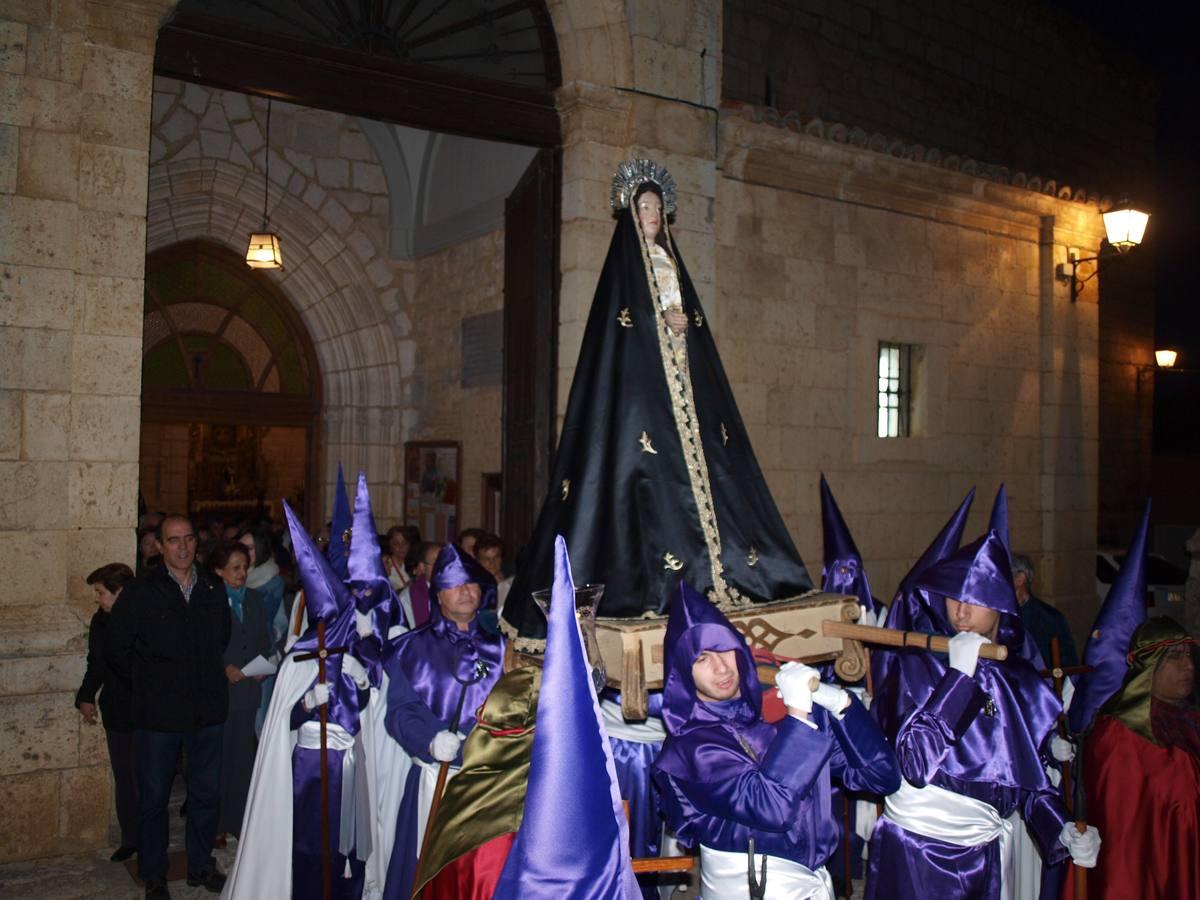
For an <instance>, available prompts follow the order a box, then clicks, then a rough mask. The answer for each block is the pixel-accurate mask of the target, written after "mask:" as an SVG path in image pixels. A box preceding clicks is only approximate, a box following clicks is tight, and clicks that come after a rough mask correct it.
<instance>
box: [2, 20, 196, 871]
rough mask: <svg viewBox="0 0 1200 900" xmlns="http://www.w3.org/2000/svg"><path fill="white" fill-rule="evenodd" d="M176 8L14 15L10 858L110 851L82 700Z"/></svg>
mask: <svg viewBox="0 0 1200 900" xmlns="http://www.w3.org/2000/svg"><path fill="white" fill-rule="evenodd" d="M172 5H173V2H171V0H91V2H85V0H59V2H55V3H51V2H49V0H43V2H34V0H30V2H22V3H15V4H14V3H9V4H5V5H4V8H3V12H0V70H2V71H3V72H4V75H3V77H2V78H0V222H3V223H4V227H3V229H0V571H3V572H4V573H5V590H4V592H3V594H2V595H0V806H2V807H3V808H4V809H5V811H6V815H5V816H4V817H3V824H0V862H2V861H7V860H12V859H27V858H35V857H41V856H49V855H53V854H57V853H64V852H69V851H78V850H86V849H90V848H93V847H97V846H101V845H104V844H106V843H107V842H108V825H109V821H110V809H111V787H110V781H111V776H110V775H109V772H108V761H107V752H106V750H105V744H104V732H103V730H102V729H101V728H99V727H87V726H83V725H81V724H80V719H79V716H78V714H77V713H76V711H75V709H74V708H73V705H72V700H73V693H74V690H75V688H76V687H77V686H78V684H79V680H80V678H81V675H82V672H83V664H84V659H83V654H84V652H85V651H86V622H87V617H88V616H89V615H90V613H91V609H92V608H93V607H92V604H91V602H90V589H89V588H88V587H87V585H86V584H85V583H84V577H85V576H86V575H87V573H88V572H89V571H91V570H92V569H94V568H96V567H98V566H100V565H102V564H104V563H108V562H114V561H123V562H127V563H132V562H133V558H134V530H133V529H134V526H135V524H136V523H135V517H136V514H137V477H138V426H139V415H140V413H139V402H140V401H139V395H140V393H141V383H140V381H141V322H142V316H141V309H142V276H143V264H144V256H145V227H146V175H147V165H148V161H147V148H148V142H149V126H150V92H151V72H152V69H153V59H154V42H155V38H156V35H157V33H158V27H159V23H160V20H161V18H162V16H163V14H164V13H165V12H166V11H167V10H168V9H170V7H171V6H172Z"/></svg>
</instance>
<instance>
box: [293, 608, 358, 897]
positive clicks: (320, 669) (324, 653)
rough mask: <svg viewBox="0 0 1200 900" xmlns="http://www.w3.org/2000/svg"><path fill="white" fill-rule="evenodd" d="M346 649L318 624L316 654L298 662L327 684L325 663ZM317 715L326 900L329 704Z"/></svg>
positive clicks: (328, 889)
mask: <svg viewBox="0 0 1200 900" xmlns="http://www.w3.org/2000/svg"><path fill="white" fill-rule="evenodd" d="M346 650H347V648H346V647H326V646H325V622H324V621H318V622H317V650H316V652H315V653H305V654H304V655H302V656H297V657H296V661H297V662H303V661H304V660H309V659H315V660H316V661H317V684H324V683H325V662H326V660H327V659H328V658H329V654H331V653H345V652H346ZM317 715H318V716H319V717H320V722H321V876H322V880H323V882H324V896H325V900H330V898H331V897H332V896H333V878H332V872H331V862H330V858H329V857H330V851H329V733H328V727H329V704H328V703H322V704H321V705H320V706H319V707H317Z"/></svg>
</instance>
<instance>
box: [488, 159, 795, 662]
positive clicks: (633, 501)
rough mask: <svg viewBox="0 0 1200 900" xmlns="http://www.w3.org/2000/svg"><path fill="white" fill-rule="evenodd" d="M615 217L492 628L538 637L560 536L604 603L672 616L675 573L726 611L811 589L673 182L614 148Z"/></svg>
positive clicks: (582, 578)
mask: <svg viewBox="0 0 1200 900" xmlns="http://www.w3.org/2000/svg"><path fill="white" fill-rule="evenodd" d="M612 205H613V209H614V212H615V214H616V219H617V224H616V228H615V229H614V231H613V237H612V243H611V244H610V245H609V248H608V256H607V258H606V259H605V261H604V269H603V271H602V272H601V273H600V282H599V284H598V285H597V287H596V295H595V298H594V299H593V301H592V308H591V312H590V313H589V315H588V322H587V328H586V330H585V331H584V336H583V345H582V347H581V349H580V353H579V361H578V363H577V364H576V367H575V377H574V381H573V382H572V384H571V393H570V397H569V399H568V401H567V414H566V420H565V422H564V425H563V432H562V436H561V439H560V442H559V446H558V452H557V455H556V457H555V463H554V470H553V475H552V478H551V487H550V491H549V494H548V496H547V497H546V499H545V502H544V504H543V506H542V510H541V514H540V515H539V517H538V521H537V525H536V527H535V529H534V532H533V536H532V538H531V539H530V542H529V544H528V545H527V546H526V548H525V552H524V554H523V558H522V559H521V560H520V564H519V566H518V571H517V575H516V578H515V580H514V582H513V586H512V590H511V591H510V593H509V595H508V598H507V600H506V602H505V606H504V611H503V623H502V627H503V628H504V630H505V631H506V632H507V633H508V634H509V635H510V637H517V638H518V641H517V649H536V648H537V644H538V643H540V639H542V638H543V637H544V636H545V630H546V620H545V617H544V616H543V615H542V613H541V611H540V610H539V609H538V608H537V606H536V605H535V603H534V602H533V600H532V597H531V593H532V592H533V591H536V590H540V589H542V588H546V587H549V585H550V582H551V579H552V577H553V574H554V564H553V552H554V537H555V535H557V534H561V535H562V536H563V537H564V538H566V543H567V547H568V548H569V550H570V556H571V570H572V572H573V573H574V576H575V582H576V584H585V583H591V584H597V583H599V584H604V585H605V591H604V596H603V599H602V600H601V601H600V606H599V609H598V610H597V614H598V615H599V616H600V617H603V618H636V617H641V616H647V617H649V616H658V615H666V613H667V610H668V607H669V605H670V598H671V597H672V596H674V595H675V594H677V593H678V590H677V589H678V586H679V583H680V581H686V582H687V583H688V584H690V585H691V586H692V587H694V588H695V589H696V590H698V591H701V592H703V593H704V594H706V595H707V596H708V598H709V599H710V600H712V601H713V602H714V603H715V604H716V605H717V606H718V607H719V608H721V609H725V610H730V609H736V608H739V607H744V606H748V605H750V604H752V603H763V602H768V601H772V600H781V599H785V598H791V597H795V596H798V595H800V594H803V593H806V592H808V591H810V590H812V580H811V579H810V578H809V575H808V572H807V570H806V569H805V567H804V563H803V561H802V560H801V559H800V554H799V553H798V552H797V551H796V547H795V545H794V544H793V543H792V539H791V537H790V536H789V535H788V532H787V529H786V528H785V527H784V524H783V519H782V518H781V517H780V515H779V510H778V509H777V508H776V506H775V501H774V500H773V499H772V498H771V493H770V491H769V490H768V489H767V484H766V481H765V480H764V479H763V475H762V471H761V470H760V469H759V467H758V461H757V460H756V459H755V457H754V450H753V449H752V448H751V446H750V440H749V438H748V437H747V434H746V428H745V426H744V425H743V424H742V417H741V416H740V415H739V414H738V408H737V404H736V403H735V402H734V399H733V393H732V391H731V390H730V388H729V381H728V379H727V378H726V377H725V371H724V369H723V368H722V366H721V360H720V357H719V356H718V354H717V348H716V345H715V344H714V343H713V338H712V334H711V332H710V329H709V322H708V319H707V318H706V317H705V315H704V310H703V308H702V307H701V305H700V300H699V298H698V297H697V296H696V290H695V288H693V287H692V282H691V279H690V278H689V277H688V273H687V269H686V268H685V267H684V265H683V259H682V258H681V257H680V255H679V248H678V246H677V245H676V243H675V241H674V240H673V239H672V237H671V233H670V227H669V224H668V220H669V218H670V217H671V216H672V215H673V214H674V212H675V206H676V196H675V183H674V180H673V179H672V178H671V176H670V174H668V172H667V171H666V170H665V169H664V168H662V167H661V166H659V165H657V164H656V163H654V162H652V161H650V160H645V159H638V160H632V161H630V162H626V163H623V164H622V166H621V168H620V169H619V170H618V171H617V174H616V176H615V177H614V179H613V185H612Z"/></svg>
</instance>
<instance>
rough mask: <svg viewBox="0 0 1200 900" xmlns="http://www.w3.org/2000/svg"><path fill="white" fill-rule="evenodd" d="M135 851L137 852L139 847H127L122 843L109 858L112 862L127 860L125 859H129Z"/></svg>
mask: <svg viewBox="0 0 1200 900" xmlns="http://www.w3.org/2000/svg"><path fill="white" fill-rule="evenodd" d="M135 853H137V847H126V846H125V845H124V844H122V845H121V846H120V847H118V848H117V849H116V850H114V851H113V855H112V856H110V857H109V858H108V859H109V861H110V862H125V860H127V859H129V857H131V856H133V854H135Z"/></svg>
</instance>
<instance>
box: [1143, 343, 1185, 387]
mask: <svg viewBox="0 0 1200 900" xmlns="http://www.w3.org/2000/svg"><path fill="white" fill-rule="evenodd" d="M1177 362H1179V352H1178V351H1177V350H1168V349H1166V348H1164V349H1162V350H1155V351H1154V365H1149V364H1148V363H1147V364H1146V365H1141V366H1138V367H1137V380H1138V389H1139V390H1140V389H1141V387H1142V379H1143V378H1145V377H1146V376H1147V375H1149V374H1150V373H1151V372H1170V373H1171V374H1172V375H1174V374H1175V373H1177V372H1178V373H1180V374H1192V375H1194V374H1195V373H1197V372H1200V369H1189V368H1187V367H1185V366H1177V365H1175V364H1176V363H1177Z"/></svg>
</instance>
